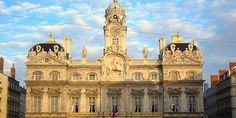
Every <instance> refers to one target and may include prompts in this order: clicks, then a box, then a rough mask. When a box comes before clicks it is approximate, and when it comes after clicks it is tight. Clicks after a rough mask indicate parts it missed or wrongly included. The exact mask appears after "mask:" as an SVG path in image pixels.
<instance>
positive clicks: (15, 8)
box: [8, 2, 40, 12]
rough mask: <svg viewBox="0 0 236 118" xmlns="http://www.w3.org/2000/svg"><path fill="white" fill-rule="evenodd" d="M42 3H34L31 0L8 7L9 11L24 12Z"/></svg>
mask: <svg viewBox="0 0 236 118" xmlns="http://www.w3.org/2000/svg"><path fill="white" fill-rule="evenodd" d="M39 6H40V5H38V4H32V3H29V2H23V3H21V4H20V5H15V6H11V7H9V8H8V11H9V12H24V11H29V10H32V9H36V8H38V7H39Z"/></svg>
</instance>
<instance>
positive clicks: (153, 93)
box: [147, 89, 161, 95]
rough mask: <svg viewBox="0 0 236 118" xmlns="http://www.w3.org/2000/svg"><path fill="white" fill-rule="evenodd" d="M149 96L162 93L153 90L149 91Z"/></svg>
mask: <svg viewBox="0 0 236 118" xmlns="http://www.w3.org/2000/svg"><path fill="white" fill-rule="evenodd" d="M147 94H148V95H160V94H161V93H160V91H158V90H152V89H148V93H147Z"/></svg>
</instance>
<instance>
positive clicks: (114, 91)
mask: <svg viewBox="0 0 236 118" xmlns="http://www.w3.org/2000/svg"><path fill="white" fill-rule="evenodd" d="M107 94H108V95H121V94H122V93H121V89H108V92H107Z"/></svg>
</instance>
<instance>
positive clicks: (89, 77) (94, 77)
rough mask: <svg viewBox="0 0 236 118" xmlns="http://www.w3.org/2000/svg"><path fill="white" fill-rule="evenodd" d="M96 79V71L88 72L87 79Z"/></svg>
mask: <svg viewBox="0 0 236 118" xmlns="http://www.w3.org/2000/svg"><path fill="white" fill-rule="evenodd" d="M96 79H97V75H96V73H89V74H88V80H96Z"/></svg>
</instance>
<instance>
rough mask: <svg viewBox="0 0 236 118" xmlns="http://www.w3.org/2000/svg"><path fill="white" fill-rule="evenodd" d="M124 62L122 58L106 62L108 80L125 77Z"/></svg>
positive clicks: (112, 58)
mask: <svg viewBox="0 0 236 118" xmlns="http://www.w3.org/2000/svg"><path fill="white" fill-rule="evenodd" d="M124 66H125V65H124V61H123V59H122V58H120V57H110V58H108V59H107V60H106V75H107V77H108V78H110V79H111V78H117V77H123V75H124Z"/></svg>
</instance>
